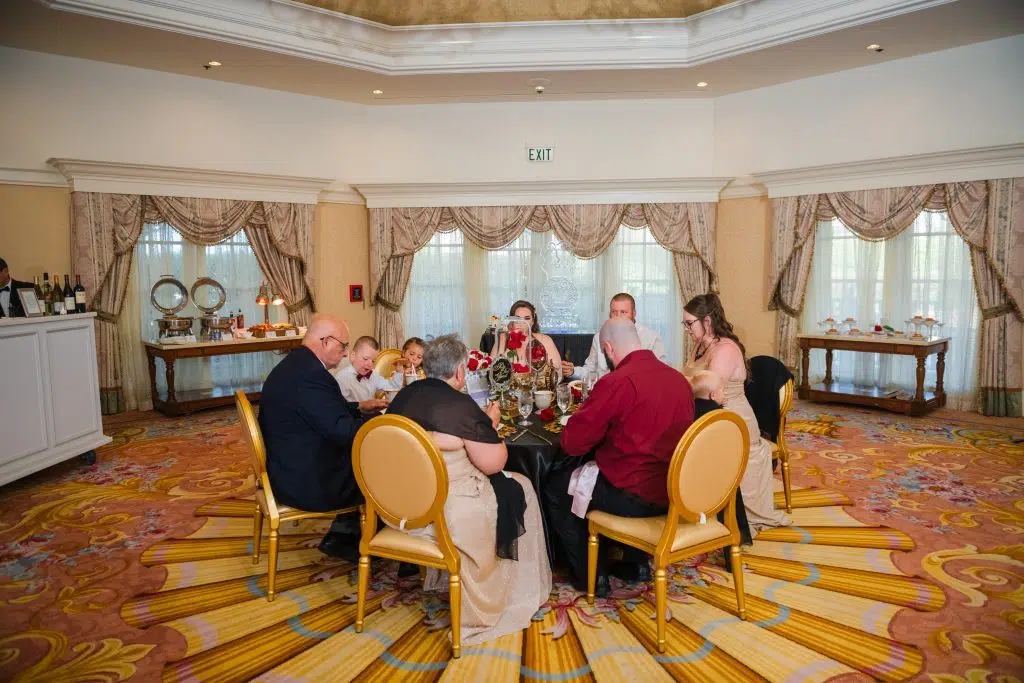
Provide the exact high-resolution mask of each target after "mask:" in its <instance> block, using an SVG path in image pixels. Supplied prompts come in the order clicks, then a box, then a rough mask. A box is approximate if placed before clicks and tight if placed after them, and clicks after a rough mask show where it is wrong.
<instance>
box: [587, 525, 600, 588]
mask: <svg viewBox="0 0 1024 683" xmlns="http://www.w3.org/2000/svg"><path fill="white" fill-rule="evenodd" d="M597 543H598V541H597V534H595V533H593V532H591V534H590V538H589V539H588V540H587V601H589V602H590V604H591V605H593V604H594V588H595V587H596V586H597Z"/></svg>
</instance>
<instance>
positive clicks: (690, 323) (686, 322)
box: [683, 318, 700, 330]
mask: <svg viewBox="0 0 1024 683" xmlns="http://www.w3.org/2000/svg"><path fill="white" fill-rule="evenodd" d="M699 322H700V318H694V319H693V320H684V321H683V324H684V325H686V329H688V330H692V329H693V324H694V323H699Z"/></svg>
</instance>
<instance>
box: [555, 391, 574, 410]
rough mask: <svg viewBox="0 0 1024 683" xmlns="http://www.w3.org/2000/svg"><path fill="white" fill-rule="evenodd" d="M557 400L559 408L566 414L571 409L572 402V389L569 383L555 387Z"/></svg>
mask: <svg viewBox="0 0 1024 683" xmlns="http://www.w3.org/2000/svg"><path fill="white" fill-rule="evenodd" d="M555 400H556V401H557V402H558V409H559V410H560V411H562V414H563V415H565V413H566V411H568V410H569V404H570V403H571V402H572V391H571V390H570V389H569V385H568V384H559V385H558V386H557V387H555Z"/></svg>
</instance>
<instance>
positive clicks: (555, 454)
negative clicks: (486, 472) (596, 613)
mask: <svg viewBox="0 0 1024 683" xmlns="http://www.w3.org/2000/svg"><path fill="white" fill-rule="evenodd" d="M557 412H558V411H555V413H556V414H557ZM529 421H530V424H529V426H526V427H522V426H519V425H518V424H516V423H507V422H503V423H501V425H500V426H499V435H500V436H502V437H503V438H504V440H505V446H506V447H507V449H508V462H507V463H506V464H505V469H506V470H507V471H509V472H518V473H519V474H522V475H523V476H525V477H526V478H527V479H529V480H530V483H531V484H533V490H534V491H535V492H536V494H537V502H538V503H539V505H540V512H541V521H542V523H543V525H544V540H545V543H546V544H547V550H548V560H549V561H550V562H551V563H552V565H554V563H555V559H556V549H555V545H554V544H553V543H552V538H551V535H552V532H551V529H552V525H551V524H550V522H549V520H548V511H547V506H546V505H545V503H544V490H545V484H546V482H547V480H548V477H549V476H550V475H551V474H552V473H553V472H554V471H556V470H559V469H560V468H562V467H572V468H575V467H577V466H578V465H580V464H582V463H583V462H584V459H582V458H578V457H573V456H567V455H565V454H564V453H563V452H562V449H561V438H562V437H561V431H562V426H561V425H560V424H559V423H558V419H557V418H556V419H555V420H552V421H547V422H546V421H544V420H542V419H541V417H540V416H539V415H538V414H537V413H536V412H534V413H533V414H531V415H530V417H529ZM516 422H518V419H517V420H516Z"/></svg>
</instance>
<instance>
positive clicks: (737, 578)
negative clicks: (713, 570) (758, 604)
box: [729, 544, 747, 620]
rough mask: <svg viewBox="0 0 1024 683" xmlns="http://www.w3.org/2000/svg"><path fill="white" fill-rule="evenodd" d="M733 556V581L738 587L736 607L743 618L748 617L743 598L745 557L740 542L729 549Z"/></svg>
mask: <svg viewBox="0 0 1024 683" xmlns="http://www.w3.org/2000/svg"><path fill="white" fill-rule="evenodd" d="M729 554H730V555H731V556H732V582H733V585H734V586H735V587H736V609H737V611H738V613H739V617H740V619H741V620H746V618H747V608H746V606H745V603H744V598H743V557H742V552H741V551H740V546H739V544H736V545H734V546H732V547H731V548H730V549H729Z"/></svg>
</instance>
